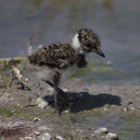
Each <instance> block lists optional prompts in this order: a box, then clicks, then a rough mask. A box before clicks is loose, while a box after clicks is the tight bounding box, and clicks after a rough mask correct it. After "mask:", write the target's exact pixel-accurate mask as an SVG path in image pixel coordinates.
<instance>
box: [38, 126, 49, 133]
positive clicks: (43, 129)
mask: <svg viewBox="0 0 140 140" xmlns="http://www.w3.org/2000/svg"><path fill="white" fill-rule="evenodd" d="M38 130H39V131H40V132H44V131H46V130H51V129H50V128H48V127H46V126H39V127H38Z"/></svg>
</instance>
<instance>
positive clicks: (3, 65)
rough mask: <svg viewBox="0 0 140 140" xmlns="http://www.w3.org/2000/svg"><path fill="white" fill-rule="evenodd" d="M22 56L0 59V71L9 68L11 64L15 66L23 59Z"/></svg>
mask: <svg viewBox="0 0 140 140" xmlns="http://www.w3.org/2000/svg"><path fill="white" fill-rule="evenodd" d="M23 59H24V57H15V58H3V59H0V71H6V70H11V69H12V66H17V65H18V64H20V63H21V62H22V61H23Z"/></svg>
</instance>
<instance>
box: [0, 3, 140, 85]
mask: <svg viewBox="0 0 140 140" xmlns="http://www.w3.org/2000/svg"><path fill="white" fill-rule="evenodd" d="M139 7H140V1H139V0H133V1H132V0H117V1H115V0H86V1H85V0H77V1H74V0H71V1H65V0H61V1H59V2H58V1H57V0H47V1H46V0H34V1H33V0H32V1H28V0H14V1H11V0H7V1H4V0H1V1H0V58H3V57H15V56H23V55H25V56H26V55H27V40H28V38H29V37H30V36H31V35H33V38H34V39H33V45H34V46H37V45H39V44H50V43H55V42H71V38H72V35H73V34H74V33H75V32H76V31H77V30H78V29H80V28H81V27H87V28H91V29H93V30H94V31H95V32H97V33H98V34H99V35H100V38H101V42H102V50H103V52H104V53H105V54H106V58H105V59H102V58H100V57H99V56H96V55H93V57H91V61H92V60H95V59H97V60H100V61H101V62H105V63H106V62H107V63H111V67H113V69H115V70H117V72H118V73H117V74H115V75H114V76H112V75H110V74H107V76H104V73H103V74H101V73H100V74H98V75H95V76H94V74H91V75H90V76H88V78H89V77H90V80H89V81H94V79H99V81H103V80H106V81H110V79H111V80H113V81H120V79H121V80H122V81H125V82H130V83H137V82H140V80H139V79H138V77H139V76H140V73H139V71H140V63H139V58H140V49H139V47H140V39H139V36H140V28H139V25H140V18H139V17H140V10H139ZM92 76H93V77H92Z"/></svg>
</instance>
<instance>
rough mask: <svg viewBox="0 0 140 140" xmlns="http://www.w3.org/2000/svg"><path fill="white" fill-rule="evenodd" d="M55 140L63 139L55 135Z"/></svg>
mask: <svg viewBox="0 0 140 140" xmlns="http://www.w3.org/2000/svg"><path fill="white" fill-rule="evenodd" d="M55 138H56V139H57V140H63V138H62V137H61V136H59V135H55Z"/></svg>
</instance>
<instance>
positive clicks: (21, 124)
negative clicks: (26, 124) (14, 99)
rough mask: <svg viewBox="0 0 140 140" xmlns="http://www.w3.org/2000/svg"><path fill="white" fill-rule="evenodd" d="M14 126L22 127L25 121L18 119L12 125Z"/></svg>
mask: <svg viewBox="0 0 140 140" xmlns="http://www.w3.org/2000/svg"><path fill="white" fill-rule="evenodd" d="M11 126H12V127H20V126H23V122H20V121H17V122H15V123H14V124H12V125H11Z"/></svg>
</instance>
